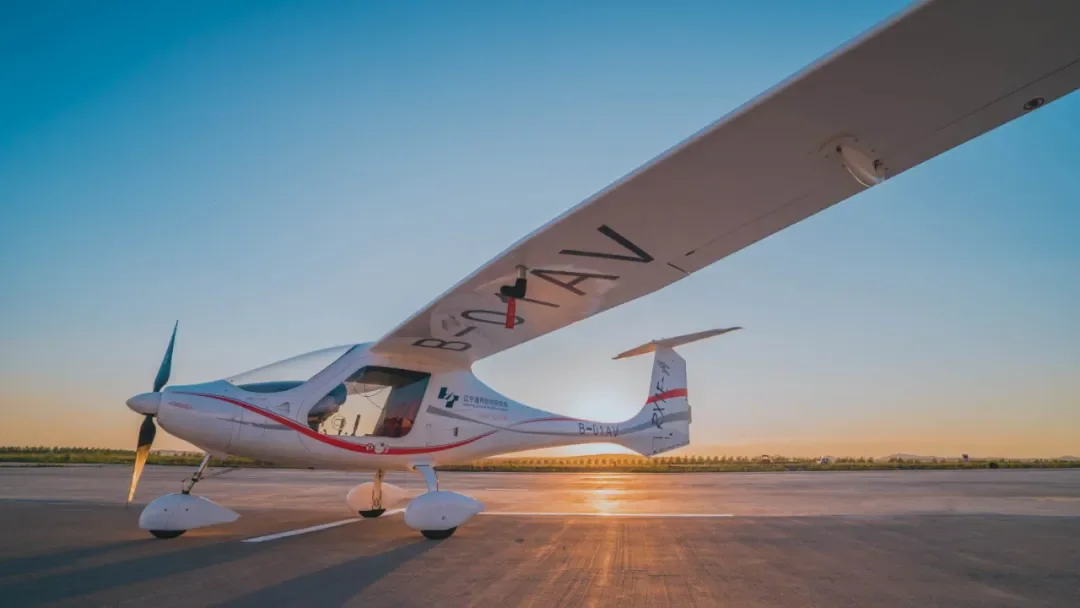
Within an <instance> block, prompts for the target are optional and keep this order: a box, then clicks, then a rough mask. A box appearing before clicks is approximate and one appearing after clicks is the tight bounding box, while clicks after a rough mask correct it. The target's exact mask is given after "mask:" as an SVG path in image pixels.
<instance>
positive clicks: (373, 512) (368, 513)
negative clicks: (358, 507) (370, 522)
mask: <svg viewBox="0 0 1080 608" xmlns="http://www.w3.org/2000/svg"><path fill="white" fill-rule="evenodd" d="M357 512H358V513H360V517H378V516H380V515H382V514H383V513H386V509H372V510H370V511H357Z"/></svg>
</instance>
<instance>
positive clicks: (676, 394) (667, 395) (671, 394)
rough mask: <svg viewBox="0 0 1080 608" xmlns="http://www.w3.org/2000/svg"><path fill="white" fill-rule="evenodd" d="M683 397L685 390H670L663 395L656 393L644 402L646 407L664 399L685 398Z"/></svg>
mask: <svg viewBox="0 0 1080 608" xmlns="http://www.w3.org/2000/svg"><path fill="white" fill-rule="evenodd" d="M685 396H686V389H685V388H677V389H674V390H670V391H667V392H664V393H657V394H655V395H653V396H652V397H649V400H648V401H646V402H645V403H646V405H647V404H649V403H655V402H657V401H663V400H664V399H674V398H675V397H685Z"/></svg>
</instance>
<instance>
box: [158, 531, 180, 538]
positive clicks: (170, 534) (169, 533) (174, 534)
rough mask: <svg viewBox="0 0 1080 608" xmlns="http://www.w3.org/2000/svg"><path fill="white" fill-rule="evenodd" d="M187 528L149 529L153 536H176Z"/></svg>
mask: <svg viewBox="0 0 1080 608" xmlns="http://www.w3.org/2000/svg"><path fill="white" fill-rule="evenodd" d="M184 532H187V530H150V534H153V535H154V537H155V538H176V537H177V536H180V535H181V534H183V533H184Z"/></svg>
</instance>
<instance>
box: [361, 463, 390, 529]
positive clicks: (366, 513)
mask: <svg viewBox="0 0 1080 608" xmlns="http://www.w3.org/2000/svg"><path fill="white" fill-rule="evenodd" d="M383 477H386V471H384V470H382V469H379V470H378V471H375V481H374V485H373V486H372V487H371V508H370V509H362V510H361V511H359V513H360V517H367V518H372V517H378V516H380V515H382V514H383V513H385V512H386V509H385V508H384V507H383V506H382V485H383V484H382V480H383Z"/></svg>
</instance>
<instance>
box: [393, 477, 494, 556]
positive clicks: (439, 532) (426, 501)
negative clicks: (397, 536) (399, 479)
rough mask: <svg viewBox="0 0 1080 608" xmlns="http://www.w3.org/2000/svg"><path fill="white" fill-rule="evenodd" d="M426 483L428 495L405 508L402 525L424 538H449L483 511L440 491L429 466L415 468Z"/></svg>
mask: <svg viewBox="0 0 1080 608" xmlns="http://www.w3.org/2000/svg"><path fill="white" fill-rule="evenodd" d="M416 470H417V471H419V472H420V474H421V475H423V476H424V481H426V482H427V490H428V491H427V492H425V493H424V494H421V495H420V496H417V497H416V498H414V499H412V501H410V502H409V505H408V506H407V507H406V508H405V525H407V526H409V527H410V528H412V529H413V530H416V531H418V532H420V534H423V535H424V538H429V539H431V540H443V539H445V538H450V536H452V535H453V534H454V532H455V531H456V530H457V528H458V526H460V525H461V524H463V523H465V522H466V521H468V520H469V519H470V518H472V516H473V515H476V514H477V513H479V512H481V511H483V510H484V505H483V504H481V503H480V501H478V500H476V499H473V498H469V497H468V496H465V495H463V494H458V493H456V492H444V491H441V490H439V478H438V476H437V475H436V474H435V469H434V468H433V467H432V466H431V465H417V466H416Z"/></svg>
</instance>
